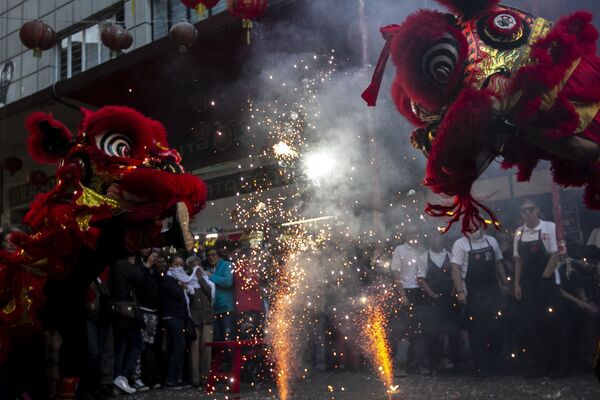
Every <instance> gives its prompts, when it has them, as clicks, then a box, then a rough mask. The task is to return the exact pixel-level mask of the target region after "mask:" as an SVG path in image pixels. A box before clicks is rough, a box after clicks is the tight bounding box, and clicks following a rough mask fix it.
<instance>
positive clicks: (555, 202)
mask: <svg viewBox="0 0 600 400" xmlns="http://www.w3.org/2000/svg"><path fill="white" fill-rule="evenodd" d="M558 190H559V189H558V185H557V184H556V183H554V182H552V213H553V214H554V223H555V224H556V242H557V243H558V251H559V252H562V251H563V250H565V248H564V246H565V242H564V238H563V236H564V226H563V217H562V207H561V206H560V193H559V191H558Z"/></svg>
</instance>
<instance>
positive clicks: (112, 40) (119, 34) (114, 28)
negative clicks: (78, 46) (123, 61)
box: [100, 24, 133, 53]
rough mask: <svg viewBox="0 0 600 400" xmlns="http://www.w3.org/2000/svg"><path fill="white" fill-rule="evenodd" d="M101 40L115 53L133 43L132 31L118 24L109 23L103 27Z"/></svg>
mask: <svg viewBox="0 0 600 400" xmlns="http://www.w3.org/2000/svg"><path fill="white" fill-rule="evenodd" d="M100 40H102V44H104V45H105V46H106V47H108V48H109V49H110V50H111V51H112V52H113V53H118V52H119V51H121V50H125V49H127V48H129V47H130V46H131V45H132V44H133V36H131V33H129V31H128V30H127V29H125V28H123V27H122V26H121V25H118V24H109V25H106V26H105V27H104V28H102V31H101V33H100Z"/></svg>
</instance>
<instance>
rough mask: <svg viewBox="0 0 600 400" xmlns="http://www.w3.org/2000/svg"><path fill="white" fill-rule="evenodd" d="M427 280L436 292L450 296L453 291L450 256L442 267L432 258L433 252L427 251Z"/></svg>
mask: <svg viewBox="0 0 600 400" xmlns="http://www.w3.org/2000/svg"><path fill="white" fill-rule="evenodd" d="M426 280H427V283H428V284H429V287H430V288H431V290H433V292H434V293H435V294H441V295H444V296H449V295H450V294H451V291H452V266H451V264H450V258H449V257H448V255H447V254H446V259H445V260H444V264H443V265H442V266H441V267H438V266H437V265H436V264H435V263H434V262H433V260H432V259H431V253H430V252H429V251H428V252H427V272H426Z"/></svg>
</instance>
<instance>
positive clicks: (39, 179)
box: [27, 169, 48, 186]
mask: <svg viewBox="0 0 600 400" xmlns="http://www.w3.org/2000/svg"><path fill="white" fill-rule="evenodd" d="M27 182H29V184H30V185H32V186H42V185H43V184H45V183H46V182H48V175H46V173H45V172H44V171H40V170H39V169H36V170H34V171H31V172H30V173H29V175H27Z"/></svg>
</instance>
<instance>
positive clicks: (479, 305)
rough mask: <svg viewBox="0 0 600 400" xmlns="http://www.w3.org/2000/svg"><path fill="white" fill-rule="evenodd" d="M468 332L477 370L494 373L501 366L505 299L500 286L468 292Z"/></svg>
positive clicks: (472, 356)
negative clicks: (503, 299)
mask: <svg viewBox="0 0 600 400" xmlns="http://www.w3.org/2000/svg"><path fill="white" fill-rule="evenodd" d="M467 330H468V332H469V341H470V343H471V358H472V360H473V364H474V366H475V368H476V369H478V370H480V371H482V372H486V373H493V372H497V371H498V370H499V369H500V368H501V366H502V344H503V342H504V335H503V331H502V296H501V294H500V289H499V288H498V286H497V285H493V286H486V287H480V288H477V290H475V289H473V288H471V289H469V295H468V297H467Z"/></svg>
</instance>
